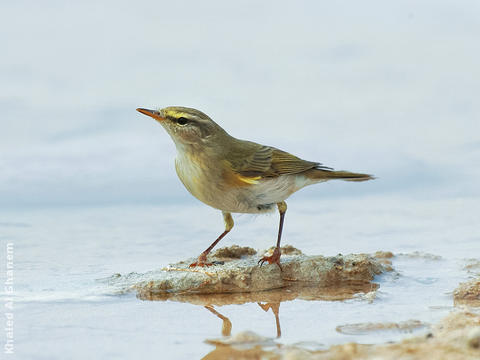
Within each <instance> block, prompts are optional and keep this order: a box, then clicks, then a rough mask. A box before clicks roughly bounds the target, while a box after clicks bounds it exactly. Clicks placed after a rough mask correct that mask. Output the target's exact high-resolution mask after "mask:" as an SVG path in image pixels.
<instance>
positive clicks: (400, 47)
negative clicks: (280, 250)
mask: <svg viewBox="0 0 480 360" xmlns="http://www.w3.org/2000/svg"><path fill="white" fill-rule="evenodd" d="M479 34H480V2H478V1H476V0H473V1H467V0H465V1H421V2H419V1H395V2H392V1H381V0H379V1H353V0H352V1H335V2H332V1H329V2H327V1H291V2H285V1H262V2H259V1H237V2H227V1H158V0H157V1H135V2H133V1H131V2H127V1H81V2H80V1H78V2H74V1H21V0H17V1H14V2H5V1H4V2H3V3H2V5H1V9H0V109H1V116H0V125H1V126H0V240H1V242H2V245H1V249H4V244H5V243H7V242H11V243H14V248H15V301H16V302H15V306H16V307H15V339H16V344H17V345H16V353H17V355H18V356H19V357H18V358H22V359H27V358H28V359H30V358H31V359H36V358H44V359H57V358H61V359H64V358H71V359H86V358H88V359H90V358H91V359H95V358H99V359H103V360H105V359H120V358H127V359H129V358H139V357H151V355H152V354H162V356H164V357H166V358H175V359H183V358H185V359H193V358H199V357H201V356H203V355H205V354H207V353H208V352H210V351H212V350H213V347H211V346H210V345H207V344H206V343H204V340H205V339H211V338H216V337H219V336H221V334H220V322H219V319H218V318H216V317H215V316H213V315H212V314H210V313H209V312H208V311H206V310H205V309H204V308H203V307H202V306H195V305H192V304H183V303H176V302H165V303H164V302H160V303H158V302H157V303H152V302H145V301H140V300H138V299H137V298H135V296H134V294H126V295H122V296H120V295H119V294H118V293H117V292H116V291H115V289H112V288H111V287H109V286H107V285H106V284H105V282H102V281H100V282H99V281H98V279H101V278H106V277H110V276H112V274H116V273H121V274H128V273H130V272H144V271H149V270H152V269H158V268H161V267H163V266H165V265H166V264H168V263H171V262H175V261H178V260H182V259H186V258H189V257H192V258H193V257H195V256H198V254H199V253H200V252H201V251H203V250H204V249H205V248H206V247H207V246H208V244H210V242H211V241H212V240H213V239H215V237H216V236H217V235H218V234H219V233H220V232H221V231H222V230H223V223H222V218H221V216H220V214H219V212H218V211H217V210H214V209H211V208H209V207H207V206H205V205H203V204H201V203H200V202H198V201H197V200H195V199H194V198H193V197H191V196H190V195H189V194H188V193H187V191H186V190H185V189H184V188H183V186H182V184H181V183H180V181H179V180H178V179H177V176H176V174H175V170H174V157H175V147H174V145H173V143H172V141H171V140H170V138H169V137H168V135H167V134H166V133H165V131H164V130H163V129H162V127H161V126H159V125H158V124H157V123H155V122H154V121H153V120H152V119H150V118H148V117H145V116H143V115H141V114H139V113H137V112H136V111H135V108H137V107H147V108H149V107H165V106H169V105H183V106H189V107H194V108H198V109H200V110H202V111H204V112H206V113H207V114H209V115H210V116H211V117H212V118H213V119H214V120H215V121H217V122H218V123H219V124H221V126H223V127H224V128H225V129H226V130H227V131H229V132H230V134H232V135H234V136H236V137H239V138H244V139H249V140H253V141H257V142H261V143H264V144H267V145H272V146H276V147H279V148H282V149H284V150H286V151H289V152H292V153H294V154H295V155H298V156H300V157H302V158H304V159H307V160H313V161H320V162H322V163H324V164H325V165H327V166H332V167H334V168H336V169H344V170H351V171H358V172H367V173H372V174H374V175H375V176H377V179H376V180H375V181H370V182H366V183H347V182H340V181H338V182H334V181H332V182H328V183H325V184H320V185H317V186H311V187H308V188H306V189H303V190H302V191H300V192H298V193H296V194H295V195H294V196H292V197H291V199H290V200H289V201H288V204H289V210H288V212H287V216H286V223H285V228H284V235H283V243H284V244H292V245H294V246H296V247H298V248H300V249H302V250H303V251H304V252H305V253H307V254H323V255H327V256H328V255H335V254H338V253H340V252H341V253H352V252H367V253H371V252H374V251H377V250H385V251H392V252H394V253H395V254H397V255H398V254H402V253H403V254H405V253H406V254H412V253H413V254H416V255H414V256H413V257H410V255H404V257H402V255H399V257H396V258H395V259H394V263H393V266H394V268H395V270H396V271H397V272H396V273H394V274H393V275H387V276H384V277H379V278H377V279H376V281H377V282H378V283H379V284H380V291H379V292H378V294H377V297H376V298H375V301H374V302H373V303H369V302H368V301H365V300H362V299H361V298H359V299H356V300H352V301H347V302H329V301H302V300H295V301H291V302H287V303H282V305H281V311H280V321H281V324H282V338H281V339H280V340H279V341H280V342H281V343H284V344H292V343H297V342H303V343H308V344H310V345H309V346H311V347H313V348H325V347H328V346H330V345H331V344H335V343H342V342H346V341H357V342H362V343H374V342H384V341H393V340H398V339H400V338H402V337H403V336H404V335H405V334H402V333H399V332H394V333H388V334H383V333H382V334H378V333H374V334H366V335H362V334H360V335H352V336H347V335H344V334H340V333H338V332H336V331H335V328H336V326H338V325H344V324H349V323H362V322H371V321H379V322H383V321H393V322H398V321H407V320H410V319H416V320H420V321H424V322H427V323H435V322H436V321H438V320H439V319H440V318H441V317H443V316H445V315H446V314H447V313H448V312H449V311H450V309H451V306H452V298H451V292H452V291H453V289H455V287H456V286H457V284H458V283H459V282H460V281H464V280H465V279H467V278H468V277H469V276H471V274H470V273H468V272H467V271H465V269H464V265H465V262H466V258H471V257H478V254H479V253H480V249H479V245H478V244H480V238H479V233H478V213H480V201H479V196H480V187H479V182H480V166H479V164H480V100H479V94H480V65H479V64H480V42H479V40H478V38H479ZM234 218H235V222H236V226H235V228H234V230H233V231H232V232H231V234H229V235H228V237H226V238H225V239H224V240H222V242H221V243H220V244H219V246H228V245H232V244H239V245H243V246H251V247H253V248H256V249H265V248H267V247H270V246H272V245H273V244H274V242H275V239H276V232H277V226H278V217H277V215H276V214H275V215H272V216H258V217H251V216H248V215H246V216H237V215H234ZM1 249H0V260H1V261H0V264H4V262H3V260H4V256H5V252H4V250H1ZM419 251H420V252H421V253H420V255H418V253H417V252H419ZM422 252H426V253H433V254H434V255H435V256H436V255H439V256H441V259H440V260H432V259H437V257H435V256H433V257H428V256H426V257H423V255H421V254H422ZM2 266H3V265H2ZM272 266H274V265H272ZM0 276H4V270H3V269H0ZM0 282H3V281H2V280H1V279H0ZM412 299H415V301H413V300H412ZM219 312H221V313H222V314H224V315H225V316H227V317H229V318H230V319H231V321H232V324H233V334H235V333H238V332H239V331H243V330H249V331H255V332H256V333H258V334H260V335H262V336H267V337H272V336H275V334H276V330H275V327H274V321H273V317H272V314H271V313H264V312H263V310H261V309H259V307H258V306H257V304H255V303H252V304H245V305H242V306H236V305H230V306H225V307H221V308H220V309H219ZM0 341H3V335H2V334H0ZM1 343H2V342H0V344H1ZM312 344H313V345H312Z"/></svg>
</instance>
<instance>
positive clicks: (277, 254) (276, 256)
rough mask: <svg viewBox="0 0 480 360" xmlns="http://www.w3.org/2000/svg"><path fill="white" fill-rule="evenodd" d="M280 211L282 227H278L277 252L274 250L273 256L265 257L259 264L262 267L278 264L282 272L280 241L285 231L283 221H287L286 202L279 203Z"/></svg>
mask: <svg viewBox="0 0 480 360" xmlns="http://www.w3.org/2000/svg"><path fill="white" fill-rule="evenodd" d="M277 207H278V211H279V213H280V225H279V226H278V238H277V246H276V247H275V250H273V254H272V255H271V256H264V257H262V258H261V259H260V260H259V261H258V263H259V264H260V266H262V265H263V263H264V262H266V261H267V262H268V263H269V264H274V263H275V264H277V265H278V267H279V268H280V270H282V267H281V266H280V255H281V253H280V240H281V239H282V230H283V220H284V219H285V213H286V212H287V203H286V202H285V201H282V202H279V203H277Z"/></svg>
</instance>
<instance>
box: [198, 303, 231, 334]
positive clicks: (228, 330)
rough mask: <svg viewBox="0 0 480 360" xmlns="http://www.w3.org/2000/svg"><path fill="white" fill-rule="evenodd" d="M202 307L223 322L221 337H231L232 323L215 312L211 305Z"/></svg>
mask: <svg viewBox="0 0 480 360" xmlns="http://www.w3.org/2000/svg"><path fill="white" fill-rule="evenodd" d="M204 307H205V309H207V310H208V311H210V312H211V313H212V314H215V315H216V316H218V317H219V318H220V319H222V321H223V322H222V335H223V336H230V335H232V322H231V321H230V319H229V318H227V317H226V316H223V315H222V314H220V313H219V312H218V311H217V310H215V309H214V308H213V306H212V305H205V306H204Z"/></svg>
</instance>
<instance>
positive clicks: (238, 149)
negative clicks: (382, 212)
mask: <svg viewBox="0 0 480 360" xmlns="http://www.w3.org/2000/svg"><path fill="white" fill-rule="evenodd" d="M137 111H139V112H141V113H142V114H145V115H148V116H151V117H152V118H154V119H155V120H157V121H158V122H159V123H160V124H161V125H162V126H163V127H164V128H165V130H166V131H167V132H168V134H169V135H170V137H171V138H172V139H173V142H174V143H175V146H176V148H177V157H176V159H175V169H176V171H177V175H178V177H179V178H180V180H181V181H182V183H183V185H184V186H185V187H186V188H187V190H188V191H189V192H190V193H191V194H192V195H193V196H195V197H196V198H197V199H199V200H200V201H202V202H204V203H205V204H207V205H210V206H211V207H213V208H215V209H218V210H220V211H222V214H223V220H224V222H225V231H224V232H223V233H222V234H220V236H219V237H218V238H217V239H216V240H215V241H214V242H213V243H212V244H211V245H210V246H209V247H208V248H207V249H206V250H205V251H204V252H202V253H201V255H200V256H199V257H198V260H197V261H196V262H194V263H192V264H190V267H195V266H208V265H212V264H211V263H207V255H208V254H209V253H210V251H211V250H212V249H213V247H214V246H215V245H217V243H218V242H219V241H220V240H221V239H222V238H223V237H224V236H225V235H227V233H228V232H229V231H230V230H232V228H233V218H232V213H248V214H259V213H265V212H269V211H272V210H274V209H275V207H276V208H277V209H278V211H279V213H280V224H279V228H278V237H277V244H276V247H275V249H274V251H273V254H272V255H270V256H264V257H262V258H261V259H260V260H259V264H260V265H263V263H265V262H268V263H269V264H277V265H278V266H279V267H280V269H281V266H280V255H281V253H280V239H281V237H282V229H283V221H284V218H285V212H286V211H287V203H286V202H285V200H286V199H287V198H288V197H289V196H290V195H292V194H293V193H294V192H296V191H298V190H300V189H301V188H303V187H305V186H307V185H311V184H316V183H319V182H324V181H327V180H331V179H341V180H347V181H365V180H371V179H373V177H372V176H371V175H368V174H358V173H352V172H348V171H334V170H333V169H332V168H329V167H326V166H323V165H322V164H321V163H318V162H312V161H306V160H302V159H300V158H298V157H296V156H294V155H291V154H289V153H288V152H285V151H282V150H279V149H277V148H274V147H271V146H265V145H260V144H257V143H254V142H251V141H245V140H240V139H236V138H234V137H233V136H230V135H229V134H228V133H227V132H226V131H225V130H224V129H222V128H221V127H220V126H219V125H218V124H217V123H215V122H214V121H213V120H212V119H210V117H208V116H207V115H206V114H204V113H203V112H201V111H199V110H196V109H192V108H187V107H180V106H170V107H166V108H164V109H159V110H148V109H143V108H138V109H137Z"/></svg>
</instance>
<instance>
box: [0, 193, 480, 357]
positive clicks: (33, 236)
mask: <svg viewBox="0 0 480 360" xmlns="http://www.w3.org/2000/svg"><path fill="white" fill-rule="evenodd" d="M289 206H290V207H289V210H288V213H287V218H286V227H285V233H284V243H289V244H293V245H294V246H296V247H298V248H300V249H302V251H304V252H305V253H307V254H323V255H335V254H337V253H344V254H345V253H352V252H374V251H377V250H385V251H392V252H393V253H394V254H396V256H395V257H394V259H393V267H394V271H393V272H391V273H387V274H384V275H381V276H378V277H377V278H376V279H375V282H376V283H378V284H379V285H380V287H379V289H378V291H377V295H376V297H374V298H373V297H368V296H367V297H365V296H362V295H361V294H360V295H358V296H355V297H354V298H352V299H349V300H345V301H328V300H315V299H314V300H307V299H305V298H303V299H302V298H297V299H288V301H283V302H279V303H275V302H272V303H270V304H266V303H265V302H262V305H263V308H265V309H266V310H267V311H265V310H264V309H262V307H261V306H259V305H258V304H257V303H256V301H254V300H255V299H253V300H252V301H251V302H246V303H242V304H228V301H226V302H225V305H222V306H217V305H212V306H209V307H208V306H207V307H205V305H209V304H208V301H207V302H204V303H198V302H197V304H192V303H188V302H175V301H147V300H141V299H138V298H137V297H136V296H135V294H132V293H126V294H124V293H119V292H118V289H117V288H115V287H112V286H110V285H108V283H107V282H105V281H103V280H102V279H105V278H108V277H110V276H112V275H113V274H116V273H121V274H128V273H130V272H144V271H148V270H152V269H156V268H160V267H163V266H165V265H167V264H168V263H170V262H175V261H178V260H181V259H184V258H188V257H190V256H193V255H195V254H198V253H199V252H201V251H202V250H203V249H204V248H205V247H206V246H207V245H208V244H209V241H211V239H212V238H214V237H215V236H216V234H217V233H218V232H219V231H221V229H222V219H221V216H220V214H219V213H218V212H216V211H214V210H211V209H209V208H207V207H205V206H202V205H197V204H195V203H193V204H192V205H190V204H182V205H165V206H138V205H137V206H115V207H64V208H51V209H21V210H20V209H19V210H15V211H9V212H2V213H0V219H1V221H0V229H1V234H2V237H1V240H2V247H3V248H4V247H5V246H3V244H5V243H7V242H11V243H13V244H14V267H15V268H14V269H15V272H14V278H15V344H16V345H15V346H16V354H17V356H19V357H22V358H29V357H34V356H35V357H36V358H45V359H52V358H63V355H64V354H68V357H69V358H78V359H80V358H89V357H92V356H95V357H96V358H103V359H115V358H119V357H122V358H134V357H139V356H151V354H153V353H158V354H163V355H165V356H167V355H168V357H169V358H173V357H175V358H180V359H183V358H185V359H186V358H200V357H202V356H204V355H206V354H208V353H209V352H210V351H213V350H214V346H212V345H209V344H207V343H205V340H207V339H216V338H221V337H222V331H223V334H226V329H227V330H228V328H229V326H230V325H229V324H231V334H236V333H238V332H240V331H245V330H250V331H254V332H256V333H258V334H260V335H262V336H266V337H271V338H274V339H275V338H276V337H277V331H278V326H277V323H276V319H275V315H274V311H273V310H276V309H277V308H278V321H279V325H280V328H281V337H280V338H279V339H277V340H276V341H277V342H278V343H282V344H296V343H299V344H302V346H304V347H305V348H308V349H321V348H325V347H328V346H329V345H331V344H336V343H343V342H347V341H356V342H360V343H378V342H384V341H389V340H396V339H399V338H401V337H403V336H405V334H408V333H409V331H408V330H399V329H391V330H384V331H353V332H352V331H347V332H346V333H345V332H341V331H337V327H339V326H340V327H341V326H344V327H346V328H347V329H348V326H350V325H352V324H359V323H360V324H362V323H368V322H372V323H377V322H378V323H384V322H404V321H408V320H419V321H421V322H422V323H426V324H431V323H434V322H435V321H437V320H438V319H440V318H441V317H443V316H444V315H445V314H447V313H448V312H449V311H450V310H451V309H452V304H453V303H452V297H451V292H452V291H453V289H454V288H455V287H456V286H457V284H458V283H459V282H460V281H463V280H465V279H467V278H468V277H469V274H468V272H467V271H466V270H464V265H465V264H466V259H468V258H474V257H476V256H477V253H476V252H475V249H476V246H477V247H478V245H477V244H478V241H479V237H480V236H479V235H478V233H476V230H477V229H476V222H475V214H476V213H478V211H479V210H480V209H479V205H478V201H476V199H444V200H438V201H432V200H418V199H417V200H415V199H407V198H401V197H385V196H383V197H357V198H351V199H346V198H340V199H334V198H331V199H328V198H327V199H325V200H322V201H318V200H315V201H314V200H308V199H305V198H296V199H295V198H294V199H292V200H291V201H290V202H289ZM235 220H236V226H235V228H234V230H233V231H232V233H231V234H229V237H227V238H226V239H225V240H224V241H223V240H222V243H221V244H220V246H227V245H231V244H234V243H236V244H240V245H244V246H251V247H254V248H258V249H260V248H266V247H269V246H271V245H273V242H274V239H275V234H276V227H277V221H278V219H277V216H276V215H272V216H258V217H251V216H239V217H236V218H235ZM319 224H323V225H319ZM428 253H431V254H433V255H436V256H432V255H429V254H428ZM477 257H478V256H477ZM372 300H373V301H372ZM219 314H220V317H219ZM222 317H223V320H222ZM225 318H226V319H227V320H225ZM222 326H223V330H222ZM421 331H428V327H424V328H419V329H417V330H413V332H421ZM72 349H74V352H72ZM38 354H41V356H39V355H38Z"/></svg>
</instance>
